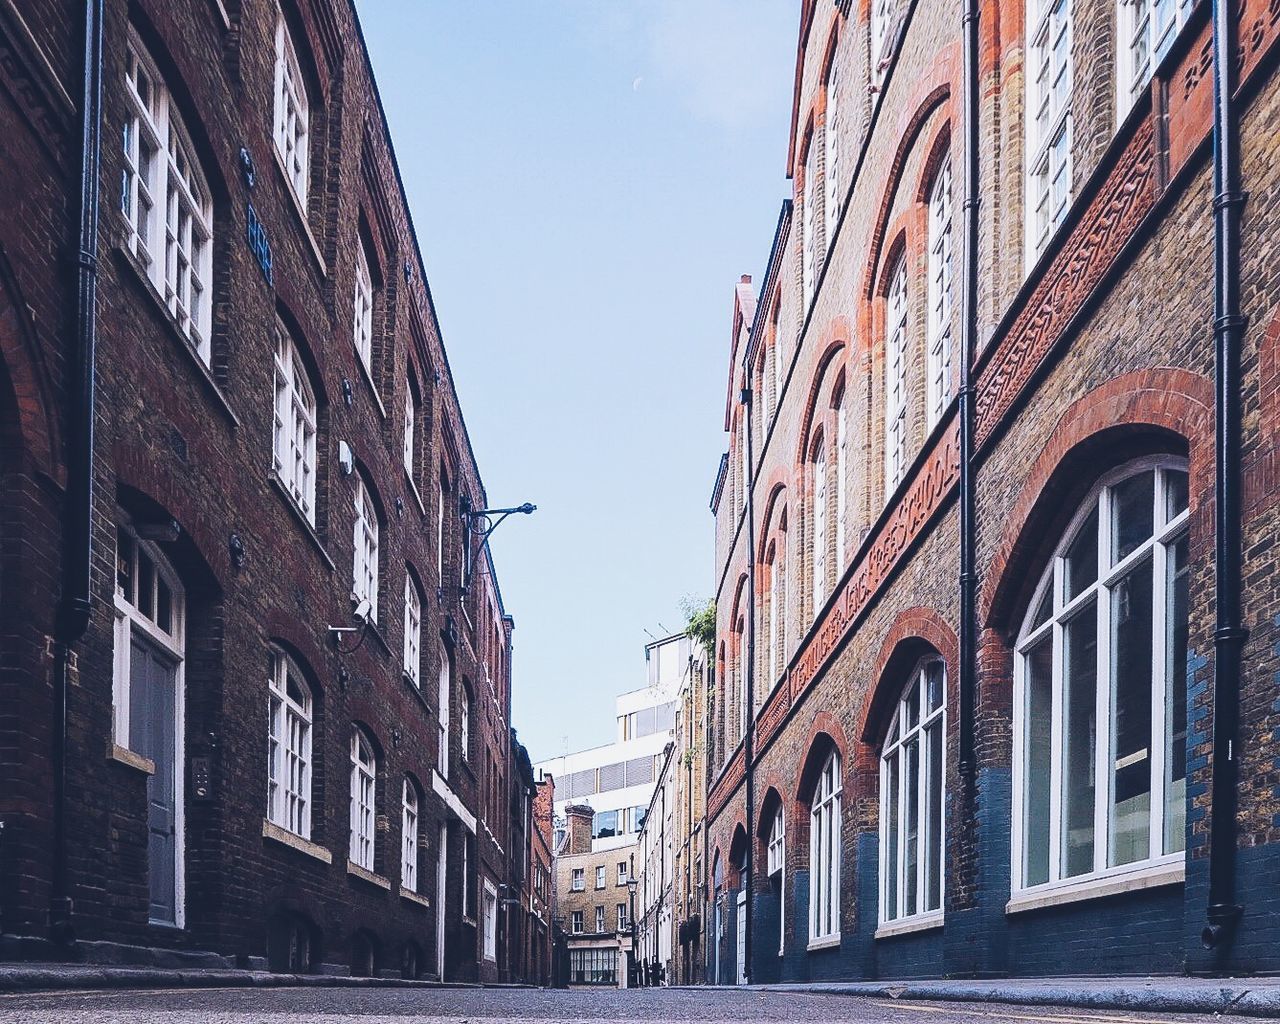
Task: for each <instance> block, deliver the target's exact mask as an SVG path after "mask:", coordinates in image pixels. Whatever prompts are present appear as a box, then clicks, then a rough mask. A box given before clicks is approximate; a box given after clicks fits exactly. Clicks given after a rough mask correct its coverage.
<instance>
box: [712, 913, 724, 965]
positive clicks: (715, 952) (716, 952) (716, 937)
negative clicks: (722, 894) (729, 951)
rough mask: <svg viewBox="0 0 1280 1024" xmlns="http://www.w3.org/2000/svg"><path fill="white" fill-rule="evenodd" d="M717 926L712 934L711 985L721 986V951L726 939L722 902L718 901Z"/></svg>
mask: <svg viewBox="0 0 1280 1024" xmlns="http://www.w3.org/2000/svg"><path fill="white" fill-rule="evenodd" d="M715 905H716V926H715V930H714V931H712V933H711V984H713V985H719V984H720V950H721V947H722V946H723V939H724V920H723V915H722V914H721V911H720V900H719V898H717V899H716V904H715Z"/></svg>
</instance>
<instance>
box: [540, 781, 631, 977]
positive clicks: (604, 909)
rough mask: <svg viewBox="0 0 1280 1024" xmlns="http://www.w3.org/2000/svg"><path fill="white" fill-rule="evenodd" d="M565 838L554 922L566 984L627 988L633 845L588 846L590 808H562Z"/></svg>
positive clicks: (557, 868)
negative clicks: (565, 965) (564, 958)
mask: <svg viewBox="0 0 1280 1024" xmlns="http://www.w3.org/2000/svg"><path fill="white" fill-rule="evenodd" d="M564 817H565V839H564V846H563V848H562V849H561V850H560V851H559V852H558V853H557V855H556V860H555V872H556V881H555V908H556V910H555V914H556V924H557V925H558V927H559V928H560V930H561V931H562V933H563V936H564V940H565V944H566V948H567V958H568V977H567V979H566V980H567V984H568V986H569V987H570V988H581V987H600V986H605V987H613V988H627V987H628V985H629V984H630V983H631V981H630V974H631V970H630V968H629V965H630V962H631V959H632V953H631V951H632V949H633V945H632V943H633V941H634V927H633V916H632V915H633V914H635V913H638V912H639V907H638V906H637V905H636V903H635V901H634V899H633V894H632V891H631V886H630V885H629V884H628V883H629V882H630V880H631V879H632V877H633V876H634V874H635V872H636V871H638V870H639V866H638V865H637V863H636V844H635V843H630V844H628V845H626V846H616V847H606V848H598V849H593V843H592V840H591V825H592V821H593V819H594V818H595V811H594V810H592V808H591V807H590V806H588V805H586V804H570V805H569V806H568V807H566V808H565V812H564Z"/></svg>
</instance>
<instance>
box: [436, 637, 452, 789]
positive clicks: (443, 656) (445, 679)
mask: <svg viewBox="0 0 1280 1024" xmlns="http://www.w3.org/2000/svg"><path fill="white" fill-rule="evenodd" d="M439 686H440V688H439V692H438V693H437V695H436V696H437V700H438V702H439V710H438V713H437V715H436V718H437V721H438V723H439V729H438V732H439V735H438V737H437V742H438V745H437V747H436V768H437V769H438V770H439V772H440V776H441V778H445V779H447V778H448V777H449V712H450V710H451V708H450V705H451V704H452V702H453V671H452V667H451V666H450V664H449V652H448V651H446V650H445V648H444V644H441V645H440V681H439Z"/></svg>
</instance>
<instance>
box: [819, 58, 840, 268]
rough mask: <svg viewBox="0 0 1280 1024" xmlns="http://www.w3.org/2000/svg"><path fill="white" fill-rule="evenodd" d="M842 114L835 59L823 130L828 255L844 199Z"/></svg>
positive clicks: (828, 81)
mask: <svg viewBox="0 0 1280 1024" xmlns="http://www.w3.org/2000/svg"><path fill="white" fill-rule="evenodd" d="M840 114H841V109H840V78H839V74H838V72H837V70H836V62H835V59H834V58H832V61H831V70H830V71H829V72H828V73H827V116H826V121H825V125H824V127H823V129H822V136H823V144H824V146H825V147H826V151H827V154H826V156H827V158H826V167H825V168H824V171H823V173H824V174H825V175H826V177H825V179H824V183H825V186H826V188H825V191H826V195H825V196H824V197H823V210H824V211H825V213H826V218H827V252H828V253H830V252H831V240H832V239H833V238H835V235H836V222H837V221H838V220H839V219H840V204H841V202H842V201H843V199H844V196H843V194H842V193H841V190H840V130H841V124H840Z"/></svg>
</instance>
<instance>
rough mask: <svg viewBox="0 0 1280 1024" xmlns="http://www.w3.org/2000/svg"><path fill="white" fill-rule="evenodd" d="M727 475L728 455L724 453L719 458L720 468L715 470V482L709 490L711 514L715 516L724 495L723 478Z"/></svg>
mask: <svg viewBox="0 0 1280 1024" xmlns="http://www.w3.org/2000/svg"><path fill="white" fill-rule="evenodd" d="M728 475H729V453H728V452H725V453H724V454H723V455H721V456H720V468H719V469H718V470H716V482H715V484H714V485H712V488H711V513H712V515H715V514H717V513H718V512H719V511H720V499H721V497H723V495H724V482H725V478H726V477H728Z"/></svg>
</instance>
